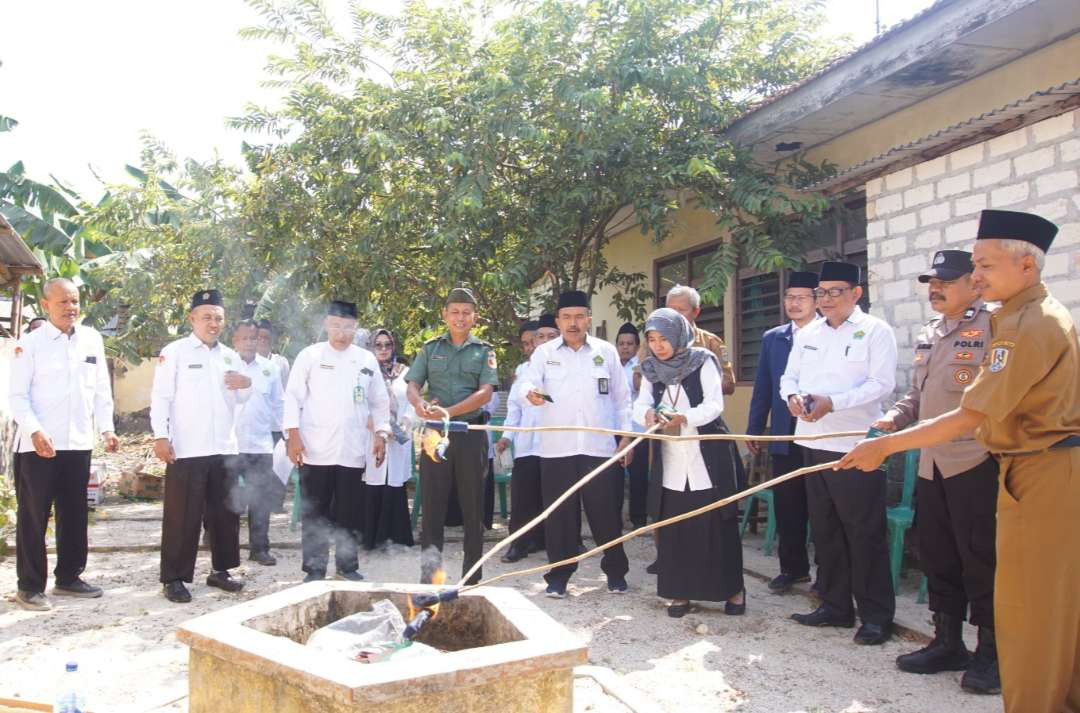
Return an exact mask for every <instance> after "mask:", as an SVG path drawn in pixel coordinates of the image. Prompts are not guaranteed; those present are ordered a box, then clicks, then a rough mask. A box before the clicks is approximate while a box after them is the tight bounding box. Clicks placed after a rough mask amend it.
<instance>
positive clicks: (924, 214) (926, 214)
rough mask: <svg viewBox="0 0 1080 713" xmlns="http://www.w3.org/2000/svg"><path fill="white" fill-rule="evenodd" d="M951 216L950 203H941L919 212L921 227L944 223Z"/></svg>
mask: <svg viewBox="0 0 1080 713" xmlns="http://www.w3.org/2000/svg"><path fill="white" fill-rule="evenodd" d="M950 216H951V213H950V211H949V201H939V202H938V203H934V204H932V205H928V206H926V207H925V208H923V209H921V210H920V211H919V225H933V224H934V223H942V222H944V221H946V220H948V219H949V218H950Z"/></svg>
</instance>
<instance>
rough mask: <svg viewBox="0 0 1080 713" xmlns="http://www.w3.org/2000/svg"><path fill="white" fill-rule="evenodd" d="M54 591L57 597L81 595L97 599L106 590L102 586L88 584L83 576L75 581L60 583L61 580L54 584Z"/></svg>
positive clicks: (83, 597) (84, 597) (85, 597)
mask: <svg viewBox="0 0 1080 713" xmlns="http://www.w3.org/2000/svg"><path fill="white" fill-rule="evenodd" d="M52 593H53V595H54V596H57V597H81V598H82V599H97V598H98V597H100V596H101V595H102V594H103V593H104V592H102V589H101V587H95V586H94V585H92V584H87V583H86V582H84V581H83V580H82V579H81V578H79V577H76V578H75V580H74V581H73V582H68V583H67V584H60V583H59V582H57V583H56V585H55V586H53V590H52Z"/></svg>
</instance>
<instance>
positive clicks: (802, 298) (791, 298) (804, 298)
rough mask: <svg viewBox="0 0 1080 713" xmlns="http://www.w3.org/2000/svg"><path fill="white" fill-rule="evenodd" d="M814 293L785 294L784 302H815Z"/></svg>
mask: <svg viewBox="0 0 1080 713" xmlns="http://www.w3.org/2000/svg"><path fill="white" fill-rule="evenodd" d="M813 301H814V295H784V302H794V303H795V304H802V303H803V302H813Z"/></svg>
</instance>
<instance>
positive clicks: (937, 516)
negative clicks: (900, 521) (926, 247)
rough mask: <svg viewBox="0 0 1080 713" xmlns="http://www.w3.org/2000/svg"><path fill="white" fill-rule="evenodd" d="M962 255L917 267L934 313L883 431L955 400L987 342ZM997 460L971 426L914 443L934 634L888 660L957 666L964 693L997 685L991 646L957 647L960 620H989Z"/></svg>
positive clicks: (919, 668) (931, 414)
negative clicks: (947, 437)
mask: <svg viewBox="0 0 1080 713" xmlns="http://www.w3.org/2000/svg"><path fill="white" fill-rule="evenodd" d="M974 269H975V268H974V265H973V264H972V262H971V253H969V252H966V251H964V250H940V251H938V252H937V253H936V254H935V255H934V259H933V261H932V265H931V267H930V269H929V270H928V271H927V272H925V273H923V274H922V275H919V282H922V283H924V284H927V283H928V284H929V288H930V293H929V296H930V305H931V306H932V307H933V308H934V310H935V311H936V312H938V316H937V317H934V318H933V319H931V320H930V321H929V322H928V323H927V324H926V325H925V326H924V327H923V330H922V332H920V333H919V338H918V341H917V343H916V345H915V358H914V364H913V367H914V373H913V375H912V383H911V388H910V389H909V390H908V392H907V394H905V395H904V398H902V399H900V400H899V401H898V402H897V403H896V405H895V406H893V407H892V408H891V409H890V410H889V411H888V412H887V413H886V414H885V416H884V417H883V418H882V419H881V420H880V421H877V422H875V423H874V426H875V427H877V428H879V429H881V430H883V431H886V432H889V433H891V432H893V431H896V430H898V429H901V428H904V427H906V426H908V425H910V424H912V423H914V422H916V421H925V420H927V419H931V418H936V417H937V416H941V415H942V414H944V413H947V412H949V411H952V410H953V409H954V408H956V407H957V406H959V405H960V398H961V397H962V396H963V395H964V389H965V388H967V386H968V384H970V383H971V382H972V381H973V380H974V378H975V373H976V371H977V370H978V365H979V364H981V363H982V361H983V357H984V356H985V353H986V348H987V345H988V344H990V310H989V309H987V307H986V304H985V303H984V302H983V301H982V300H981V299H980V298H979V293H978V290H977V289H976V287H975V283H974V280H973V279H972V276H971V273H972V270H974ZM997 479H998V464H997V461H995V460H994V459H993V458H992V457H991V456H990V453H989V452H987V450H986V448H985V447H984V446H981V445H979V443H978V441H976V440H975V433H974V431H970V432H968V433H965V434H963V435H962V436H960V437H959V438H957V439H955V440H952V441H949V442H948V443H943V444H941V445H938V446H931V447H930V448H924V449H923V450H922V454H921V458H920V460H919V487H918V489H917V490H916V500H917V503H918V511H919V519H918V522H917V524H916V534H917V535H918V543H919V561H920V562H921V563H922V567H923V570H924V571H925V572H926V575H927V577H928V578H929V590H930V611H932V612H933V613H934V630H935V633H934V639H933V641H931V642H930V643H929V644H928V645H927V646H925V647H923V648H922V649H919V650H918V651H914V652H912V653H909V654H904V655H902V656H900V657H899V658H897V659H896V665H897V666H898V667H899V668H900V670H901V671H907V672H909V673H938V672H940V671H964V676H963V678H962V679H961V682H960V684H961V686H962V687H963V688H964V690H966V691H970V692H973V693H997V692H999V691H1000V689H1001V684H1000V682H999V678H998V664H997V654H996V651H995V650H994V648H993V647H989V646H986V645H985V643H984V645H983V646H981V647H980V648H979V649H977V651H976V654H977V655H976V658H975V660H972V658H971V656H970V654H969V653H968V650H967V648H966V647H965V646H964V639H963V637H962V631H963V626H964V618H965V617H966V615H967V612H968V610H969V608H970V612H971V623H972V624H974V625H975V626H978V627H980V628H982V629H989V630H990V631H991V633H989V634H987V633H986V632H984V633H983V635H982V639H983V641H984V642H985V640H986V639H987V637H988V636H990V637H992V636H993V634H992V631H993V628H994V529H995V527H994V509H995V508H996V507H997V489H998V486H997Z"/></svg>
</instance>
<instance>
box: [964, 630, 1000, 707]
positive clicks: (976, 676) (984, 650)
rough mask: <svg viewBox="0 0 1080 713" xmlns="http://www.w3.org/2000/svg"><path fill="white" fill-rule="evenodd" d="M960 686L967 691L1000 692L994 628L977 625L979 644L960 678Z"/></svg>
mask: <svg viewBox="0 0 1080 713" xmlns="http://www.w3.org/2000/svg"><path fill="white" fill-rule="evenodd" d="M960 687H961V688H963V689H964V690H965V691H967V692H968V693H1001V674H1000V672H999V671H998V657H997V642H996V641H995V640H994V630H993V629H991V628H990V627H988V626H980V627H979V645H978V646H977V647H975V656H974V657H972V659H971V665H970V666H968V670H967V671H964V677H963V678H961V679H960Z"/></svg>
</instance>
